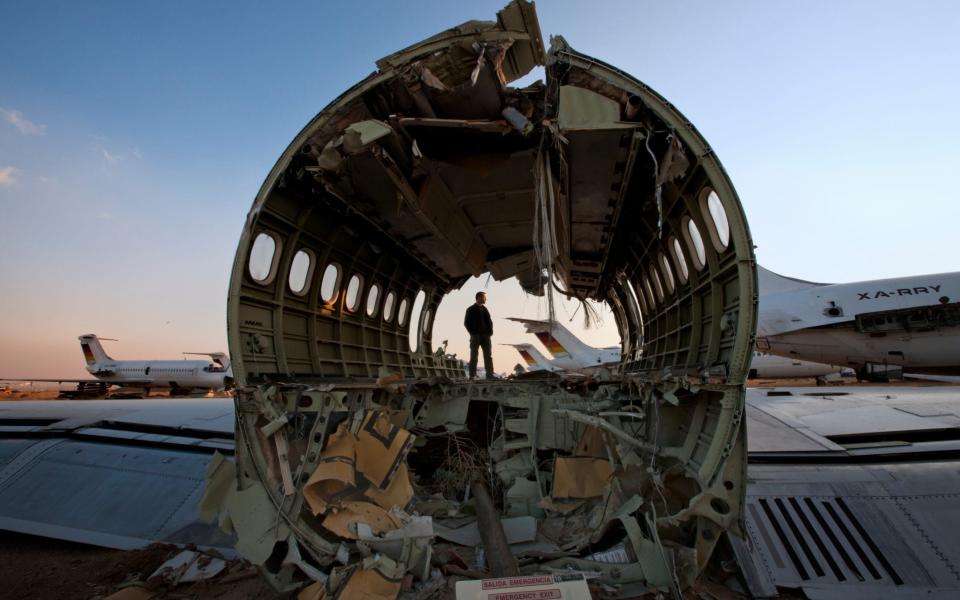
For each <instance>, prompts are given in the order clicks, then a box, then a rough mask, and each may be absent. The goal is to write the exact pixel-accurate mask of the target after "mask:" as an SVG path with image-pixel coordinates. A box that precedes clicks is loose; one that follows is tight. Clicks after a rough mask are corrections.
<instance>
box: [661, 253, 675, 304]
mask: <svg viewBox="0 0 960 600" xmlns="http://www.w3.org/2000/svg"><path fill="white" fill-rule="evenodd" d="M657 258H658V259H659V260H660V271H661V272H662V273H663V283H665V284H666V286H667V293H670V294H672V293H673V290H674V289H676V284H674V281H673V269H671V268H670V261H668V260H667V257H666V255H665V254H664V253H663V252H661V253H660V254H659V255H658V256H657Z"/></svg>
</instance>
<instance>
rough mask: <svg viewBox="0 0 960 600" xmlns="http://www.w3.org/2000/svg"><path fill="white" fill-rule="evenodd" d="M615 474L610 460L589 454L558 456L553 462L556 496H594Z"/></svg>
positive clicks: (552, 493)
mask: <svg viewBox="0 0 960 600" xmlns="http://www.w3.org/2000/svg"><path fill="white" fill-rule="evenodd" d="M611 475H613V465H611V464H610V461H608V460H606V459H600V458H591V457H588V456H567V457H563V456H558V457H557V459H556V460H555V461H554V463H553V491H552V492H551V493H550V495H551V496H553V497H554V498H594V497H596V496H601V495H603V488H604V486H605V485H606V483H607V480H608V479H610V476H611Z"/></svg>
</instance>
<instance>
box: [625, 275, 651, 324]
mask: <svg viewBox="0 0 960 600" xmlns="http://www.w3.org/2000/svg"><path fill="white" fill-rule="evenodd" d="M627 286H628V287H629V288H630V293H631V294H632V295H633V297H634V298H635V299H636V300H637V304H638V305H639V306H640V313H641V316H643V315H646V314H649V313H650V309H649V308H647V300H646V298H644V297H643V294H642V293H640V294H638V293H637V288H635V287H633V282H632V281H630V280H629V279H627Z"/></svg>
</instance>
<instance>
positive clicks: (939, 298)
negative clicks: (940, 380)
mask: <svg viewBox="0 0 960 600" xmlns="http://www.w3.org/2000/svg"><path fill="white" fill-rule="evenodd" d="M757 274H758V279H759V284H760V310H759V316H758V320H757V349H758V350H760V351H762V352H770V353H773V354H777V355H780V356H785V357H789V358H798V359H802V360H806V361H814V362H821V363H827V364H833V365H844V366H849V367H853V368H854V369H856V370H857V374H858V376H859V377H860V378H862V379H883V378H885V377H886V375H887V374H889V373H890V372H891V371H894V372H896V371H901V372H902V371H903V370H905V369H909V371H911V372H913V373H921V374H930V375H960V273H941V274H936V275H919V276H915V277H902V278H896V279H879V280H875V281H864V282H857V283H841V284H825V283H813V282H810V281H803V280H800V279H792V278H789V277H783V276H781V275H777V274H776V273H773V272H771V271H768V270H767V269H764V268H762V267H759V266H758V267H757Z"/></svg>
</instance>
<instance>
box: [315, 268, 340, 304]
mask: <svg viewBox="0 0 960 600" xmlns="http://www.w3.org/2000/svg"><path fill="white" fill-rule="evenodd" d="M339 289H340V266H339V265H337V263H330V264H329V265H327V268H326V269H324V270H323V280H322V281H321V282H320V299H321V300H323V302H324V303H325V304H329V303H330V302H333V300H334V299H335V298H336V297H337V292H338V291H339Z"/></svg>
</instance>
